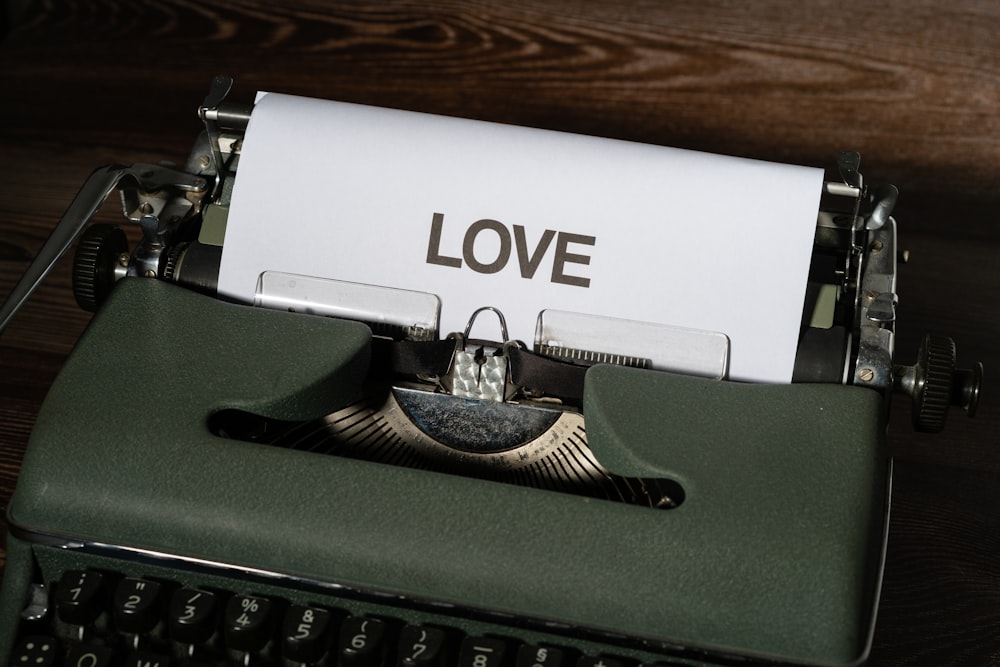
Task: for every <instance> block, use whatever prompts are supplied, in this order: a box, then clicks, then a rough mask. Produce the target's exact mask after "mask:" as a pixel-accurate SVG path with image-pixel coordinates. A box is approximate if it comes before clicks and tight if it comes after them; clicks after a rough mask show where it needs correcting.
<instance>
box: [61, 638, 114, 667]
mask: <svg viewBox="0 0 1000 667" xmlns="http://www.w3.org/2000/svg"><path fill="white" fill-rule="evenodd" d="M113 662H114V654H113V653H112V651H111V649H110V648H108V647H107V646H100V645H97V644H80V643H74V644H72V645H71V646H70V647H69V652H68V653H67V654H66V667H111V665H112V664H113Z"/></svg>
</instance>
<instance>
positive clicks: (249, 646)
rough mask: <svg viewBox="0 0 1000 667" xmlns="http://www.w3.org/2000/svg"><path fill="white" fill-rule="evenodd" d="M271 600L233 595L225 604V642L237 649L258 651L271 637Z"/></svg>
mask: <svg viewBox="0 0 1000 667" xmlns="http://www.w3.org/2000/svg"><path fill="white" fill-rule="evenodd" d="M271 608H272V605H271V601H270V600H268V599H267V598H262V597H255V596H252V595H234V596H233V597H231V598H230V599H229V602H228V603H227V604H226V613H225V616H224V623H225V628H226V644H227V645H228V647H229V648H231V649H235V650H237V651H248V652H251V651H260V650H261V649H262V648H264V646H265V645H266V644H267V642H268V640H269V639H270V638H271V617H272V613H271V611H272V609H271Z"/></svg>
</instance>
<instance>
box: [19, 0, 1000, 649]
mask: <svg viewBox="0 0 1000 667" xmlns="http://www.w3.org/2000/svg"><path fill="white" fill-rule="evenodd" d="M279 4H280V5H281V6H282V7H283V8H276V7H275V6H272V5H279ZM875 5H876V3H852V2H837V3H834V2H812V3H793V2H781V1H779V0H761V1H758V2H755V3H732V2H728V1H726V0H711V1H707V2H706V1H702V0H699V1H684V2H672V3H660V2H655V1H653V0H638V1H635V2H612V1H608V0H606V1H604V2H597V1H596V0H555V1H552V2H547V3H546V2H541V1H540V0H524V1H516V2H507V3H487V2H479V1H474V0H452V1H450V2H441V3H420V2H388V3H376V2H365V1H353V2H340V3H336V4H334V3H326V2H321V1H320V0H313V1H311V2H310V1H309V0H296V2H286V3H265V2H259V1H258V0H232V1H229V2H206V3H200V2H196V1H193V0H192V1H189V0H161V1H160V2H156V3H146V2H142V3H133V2H124V1H119V2H116V1H115V0H108V1H107V2H83V1H79V2H74V1H72V0H51V1H50V2H40V3H38V2H36V3H28V2H27V0H15V1H14V2H12V3H8V6H7V9H6V14H4V15H3V16H2V18H0V31H2V33H3V34H0V297H2V296H3V295H5V294H7V293H8V292H9V290H10V289H11V288H12V286H13V283H14V281H15V279H16V278H17V277H18V276H19V275H20V274H21V272H22V271H23V270H24V269H25V268H26V266H27V264H28V262H29V260H30V259H31V257H32V256H33V255H34V254H35V253H36V252H37V250H38V248H39V247H40V245H41V243H42V241H43V239H44V238H45V236H46V235H47V233H48V231H49V230H50V229H51V227H52V226H53V225H54V224H55V222H56V220H57V219H58V218H59V216H60V215H61V213H62V212H63V210H64V209H65V207H66V205H67V204H68V203H69V201H70V200H71V198H72V197H73V196H74V194H75V193H76V191H77V189H78V188H79V186H80V184H81V183H82V182H83V180H84V179H85V177H86V176H87V175H88V174H89V172H90V171H91V170H92V169H93V168H95V167H97V166H100V165H103V164H107V163H110V162H123V163H132V162H141V161H147V162H148V161H159V160H163V159H166V160H173V161H176V162H181V161H183V159H184V158H185V157H186V154H187V151H188V150H189V148H190V146H191V143H192V141H193V140H194V138H195V136H196V134H197V133H198V132H199V129H200V125H199V121H198V119H197V117H196V114H195V110H196V108H197V106H198V104H199V103H200V102H201V100H202V99H203V97H204V95H205V92H206V89H207V84H208V82H209V80H210V78H211V77H212V75H214V74H216V73H229V74H231V75H233V76H234V77H235V78H236V81H237V91H236V94H237V95H238V96H240V95H241V96H244V97H245V98H247V99H249V98H250V96H251V94H252V93H253V91H255V90H258V89H266V90H275V91H283V92H290V93H298V94H304V95H310V96H314V97H324V98H332V99H339V100H343V101H350V102H361V103H367V104H375V105H381V106H386V107H394V108H402V109H412V110H419V111H428V112H434V113H440V114H448V115H455V116H463V117H469V118H477V119H485V120H493V121H501V122H507V123H515V124H520V125H526V126H533V127H542V128H551V129H558V130H567V131H572V132H581V133H588V134H595V135H601V136H608V137H614V138H620V139H629V140H636V141H642V142H649V143H654V144H663V145H670V146H679V147H684V148H694V149H700V150H707V151H713V152H719V153H726V154H732V155H739V156H746V157H753V158H762V159H769V160H777V161H784V162H792V163H799V164H806V165H812V166H821V167H828V168H829V167H832V165H833V162H834V157H835V155H836V152H837V151H838V150H840V149H842V148H852V149H855V150H859V151H860V152H861V153H862V154H863V156H864V160H863V162H862V166H863V171H864V172H865V174H866V178H867V180H868V182H870V183H874V182H885V181H887V182H892V183H894V184H896V185H897V186H898V187H899V189H900V192H901V195H900V200H899V204H898V206H897V208H896V212H895V217H896V219H897V220H898V222H899V233H900V242H901V245H902V246H903V247H904V248H907V249H909V250H910V252H911V261H910V263H908V264H906V265H901V267H900V271H899V282H898V285H899V293H900V300H899V308H898V322H897V352H898V361H901V362H904V363H912V361H913V359H914V357H915V354H916V349H917V346H918V343H919V340H920V337H921V336H922V335H923V334H924V333H925V332H932V333H940V334H945V335H951V336H953V337H955V339H956V340H957V342H958V350H959V362H960V365H969V364H971V363H972V362H974V361H976V360H982V361H983V362H984V364H985V365H986V378H987V383H986V386H985V391H984V395H983V400H982V405H981V408H980V414H979V416H978V417H977V418H976V419H974V420H969V419H966V418H965V417H964V416H962V415H960V414H956V413H954V412H953V415H952V419H951V421H950V423H949V425H948V427H947V428H946V430H945V432H944V433H943V434H940V435H935V436H929V435H920V434H915V433H914V432H913V431H912V429H911V427H910V425H909V409H908V406H907V404H906V401H904V400H896V401H895V402H894V405H893V418H892V423H891V428H890V444H891V448H892V452H893V454H894V455H895V457H896V458H895V463H896V475H895V481H894V484H895V486H894V490H893V497H892V502H893V507H892V512H893V519H892V524H891V530H890V536H889V545H888V555H887V563H886V570H885V581H884V587H883V595H882V604H881V609H880V612H879V617H878V626H877V630H876V634H875V643H874V648H873V652H872V659H871V664H873V665H951V664H953V665H1000V530H998V528H1000V514H998V512H997V509H998V506H1000V444H998V442H997V440H998V437H997V434H998V432H1000V410H998V409H997V405H998V402H997V401H998V399H997V397H998V396H1000V389H998V385H997V384H995V383H991V382H990V380H991V379H992V378H995V377H997V374H998V373H1000V353H998V352H997V343H998V340H1000V335H998V334H1000V310H998V298H997V294H1000V272H998V270H997V267H998V262H1000V228H998V225H997V223H998V219H997V211H998V208H1000V189H998V188H997V182H998V176H997V173H998V172H997V170H998V165H1000V123H998V109H1000V39H998V38H997V35H1000V5H996V4H995V3H989V2H976V1H973V0H952V2H949V3H939V2H930V1H928V0H916V1H912V2H901V1H892V2H888V3H878V7H876V6H875ZM0 11H3V10H0ZM290 166H291V165H290ZM830 173H831V175H832V171H831V172H830ZM385 191H386V195H387V196H391V192H392V184H391V183H386V184H385ZM106 209H107V213H106V214H104V215H105V217H108V218H109V219H114V217H115V213H114V210H113V209H114V206H113V205H109V206H107V207H106ZM766 241H767V240H766V239H761V241H760V242H766ZM747 251H748V252H751V251H752V248H751V247H748V248H747ZM769 307H776V306H775V305H774V304H769V303H768V301H767V299H766V296H765V295H762V298H761V310H762V312H761V314H762V320H764V319H766V318H764V315H765V314H766V309H767V308H769ZM87 320H88V315H87V314H85V313H83V312H82V311H80V310H78V309H77V307H76V305H75V304H74V302H73V298H72V296H71V291H70V279H69V262H68V261H66V260H63V261H62V262H60V263H59V265H58V266H57V267H56V269H55V271H54V272H53V273H52V274H51V276H50V277H49V278H48V279H47V280H46V281H45V283H44V284H43V285H42V287H41V288H40V289H39V291H38V292H37V293H36V295H35V296H34V297H33V299H32V300H31V301H30V302H29V303H28V305H27V306H26V307H25V308H24V309H23V311H22V312H21V313H20V314H19V315H18V316H17V317H16V318H15V319H14V321H13V322H12V323H11V325H10V326H9V328H8V330H7V331H6V332H5V333H4V334H3V336H2V338H0V506H3V507H6V504H7V500H8V499H9V497H10V494H11V493H12V490H13V488H14V484H15V479H16V476H17V471H18V467H19V464H20V460H21V457H22V454H23V451H24V447H25V444H26V442H27V438H28V434H29V431H30V429H31V426H32V424H33V421H34V419H35V415H36V413H37V411H38V408H39V405H40V402H41V400H42V398H43V397H44V395H45V392H46V389H47V387H48V386H49V385H50V383H51V382H52V379H53V378H54V376H55V374H56V373H57V372H58V370H59V368H60V366H61V364H62V363H63V360H64V359H65V357H66V355H67V354H68V353H69V351H70V349H71V348H72V346H73V343H74V341H75V340H76V338H77V336H78V335H79V334H80V332H81V330H82V329H83V328H84V326H85V325H86V323H87ZM108 363H109V364H110V365H112V366H113V364H114V359H109V360H108ZM127 380H128V378H127V377H123V378H120V381H121V382H122V386H123V389H125V390H124V391H123V398H122V400H140V399H141V400H145V401H148V402H149V403H150V405H151V406H155V402H156V395H155V391H151V393H150V394H148V395H144V396H141V397H140V396H137V395H135V393H134V392H132V391H128V383H127ZM94 418H95V419H100V415H94ZM2 523H3V522H2V521H0V524H2ZM2 528H3V526H2V525H0V529H2Z"/></svg>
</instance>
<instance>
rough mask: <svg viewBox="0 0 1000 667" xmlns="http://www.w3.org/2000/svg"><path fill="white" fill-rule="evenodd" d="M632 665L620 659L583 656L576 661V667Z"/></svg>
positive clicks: (621, 666) (619, 666)
mask: <svg viewBox="0 0 1000 667" xmlns="http://www.w3.org/2000/svg"><path fill="white" fill-rule="evenodd" d="M631 664H632V663H629V662H626V661H625V660H620V659H619V658H606V657H602V656H595V655H581V656H580V658H579V659H578V660H577V661H576V667H630V665H631Z"/></svg>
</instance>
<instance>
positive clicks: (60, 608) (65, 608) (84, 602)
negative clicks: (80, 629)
mask: <svg viewBox="0 0 1000 667" xmlns="http://www.w3.org/2000/svg"><path fill="white" fill-rule="evenodd" d="M104 599H105V598H104V575H102V574H101V573H100V572H94V571H91V570H66V571H65V572H63V574H62V578H60V579H59V584H58V586H57V587H56V612H57V613H58V614H59V618H60V619H62V620H63V621H65V622H66V623H74V624H76V625H88V624H90V623H93V622H94V621H95V620H97V617H98V616H100V615H101V612H102V611H103V606H104Z"/></svg>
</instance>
